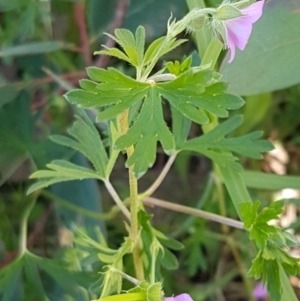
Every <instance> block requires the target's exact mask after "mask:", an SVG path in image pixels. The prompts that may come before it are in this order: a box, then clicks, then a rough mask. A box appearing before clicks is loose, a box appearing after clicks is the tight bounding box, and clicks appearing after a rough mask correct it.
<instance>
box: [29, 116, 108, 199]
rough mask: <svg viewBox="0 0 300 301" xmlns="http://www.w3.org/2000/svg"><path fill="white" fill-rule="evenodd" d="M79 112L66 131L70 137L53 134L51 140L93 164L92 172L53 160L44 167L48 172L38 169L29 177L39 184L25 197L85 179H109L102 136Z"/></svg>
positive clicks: (30, 189)
mask: <svg viewBox="0 0 300 301" xmlns="http://www.w3.org/2000/svg"><path fill="white" fill-rule="evenodd" d="M78 112H79V115H77V116H76V119H77V120H76V121H75V122H74V124H73V125H72V127H71V128H70V129H69V130H68V133H69V134H70V136H71V137H72V138H71V137H66V136H60V135H54V136H52V137H51V139H52V140H53V141H54V142H56V143H58V144H61V145H64V146H67V147H70V148H72V149H74V150H76V151H79V152H81V153H82V154H83V155H84V156H85V157H86V158H87V159H88V160H89V161H90V162H91V163H92V164H93V166H94V168H95V171H93V170H91V169H89V168H86V167H83V166H79V165H76V164H73V163H70V162H67V161H65V160H54V161H53V162H52V163H50V164H48V165H47V167H48V168H49V169H50V170H40V171H37V172H35V173H34V174H32V175H31V178H38V179H39V181H38V182H37V183H34V184H33V185H32V186H31V187H30V188H29V190H28V192H27V193H28V194H29V193H32V192H33V191H36V190H38V189H41V188H44V187H48V186H49V185H52V184H55V183H59V182H65V181H72V180H83V179H88V178H96V179H101V180H104V179H106V178H107V177H108V176H109V174H107V172H108V171H109V172H110V171H111V170H107V169H106V167H107V164H108V156H107V153H106V150H105V148H104V146H103V143H102V140H101V137H100V135H99V133H98V132H97V130H96V128H95V126H94V125H93V123H92V122H91V120H90V119H89V117H88V116H87V115H86V114H85V113H84V111H78Z"/></svg>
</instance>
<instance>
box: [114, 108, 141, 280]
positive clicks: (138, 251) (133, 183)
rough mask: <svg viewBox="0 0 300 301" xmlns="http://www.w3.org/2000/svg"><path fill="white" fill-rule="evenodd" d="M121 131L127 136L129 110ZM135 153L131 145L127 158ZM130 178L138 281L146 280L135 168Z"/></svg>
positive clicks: (134, 256)
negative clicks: (140, 236) (140, 235)
mask: <svg viewBox="0 0 300 301" xmlns="http://www.w3.org/2000/svg"><path fill="white" fill-rule="evenodd" d="M119 124H120V130H121V133H122V135H124V134H126V133H127V131H128V129H129V125H128V110H126V111H124V112H123V113H122V114H121V115H120V118H119ZM133 152H134V147H133V145H131V146H130V147H128V148H127V149H126V153H127V158H130V156H132V154H133ZM128 176H129V189H130V215H131V217H130V225H131V227H130V237H131V239H132V242H133V251H132V254H133V260H134V266H135V272H136V277H137V279H138V280H144V268H143V262H142V257H141V246H140V238H139V223H138V209H139V198H138V183H137V179H136V177H135V175H134V172H133V166H130V167H129V168H128Z"/></svg>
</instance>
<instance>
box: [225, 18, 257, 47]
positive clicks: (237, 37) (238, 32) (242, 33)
mask: <svg viewBox="0 0 300 301" xmlns="http://www.w3.org/2000/svg"><path fill="white" fill-rule="evenodd" d="M225 26H226V28H227V33H228V44H229V40H230V42H232V43H233V44H234V45H235V46H236V47H238V48H239V49H240V50H244V49H245V47H246V45H247V43H248V40H249V38H250V35H251V31H252V24H251V23H248V22H244V21H243V20H242V17H241V18H238V19H232V20H228V21H226V22H225Z"/></svg>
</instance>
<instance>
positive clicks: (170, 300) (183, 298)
mask: <svg viewBox="0 0 300 301" xmlns="http://www.w3.org/2000/svg"><path fill="white" fill-rule="evenodd" d="M165 301H194V300H193V299H192V298H191V296H190V295H189V294H181V295H178V296H176V297H167V298H165Z"/></svg>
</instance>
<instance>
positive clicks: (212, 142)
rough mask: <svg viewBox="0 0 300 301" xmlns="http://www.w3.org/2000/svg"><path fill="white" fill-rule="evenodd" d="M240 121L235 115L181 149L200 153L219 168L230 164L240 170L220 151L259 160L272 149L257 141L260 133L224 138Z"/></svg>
mask: <svg viewBox="0 0 300 301" xmlns="http://www.w3.org/2000/svg"><path fill="white" fill-rule="evenodd" d="M242 120H243V118H242V116H241V115H236V116H234V117H232V118H230V119H228V120H226V121H224V122H223V123H221V124H220V125H218V126H217V127H216V128H214V129H213V130H212V131H210V132H208V133H206V134H205V135H203V136H201V137H198V138H194V139H191V140H189V141H187V142H185V143H184V144H183V146H182V149H184V150H191V151H196V152H200V153H202V154H204V155H206V156H207V157H209V158H211V159H212V160H213V161H214V162H215V163H217V164H219V165H221V166H225V167H226V164H230V165H231V166H232V167H234V169H236V170H237V169H238V170H240V168H238V166H237V165H236V163H235V162H234V161H235V158H234V157H232V156H231V155H229V153H226V152H222V153H220V150H223V151H231V152H234V153H238V154H240V155H243V156H247V157H251V158H261V156H262V155H261V153H262V152H265V151H269V150H271V149H272V148H273V147H272V144H271V143H269V142H268V141H263V140H257V139H258V138H260V136H261V133H257V132H254V133H251V134H248V135H245V136H242V137H238V138H225V137H224V136H225V135H227V134H229V133H230V132H232V131H233V130H235V129H236V128H237V127H238V126H239V125H240V124H241V123H242ZM225 162H226V163H225ZM224 163H225V164H224Z"/></svg>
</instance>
